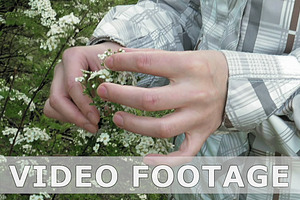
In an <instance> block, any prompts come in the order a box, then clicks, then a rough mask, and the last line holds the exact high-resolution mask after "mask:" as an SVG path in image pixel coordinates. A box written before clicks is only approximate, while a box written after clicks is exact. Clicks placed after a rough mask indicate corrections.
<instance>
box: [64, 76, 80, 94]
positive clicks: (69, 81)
mask: <svg viewBox="0 0 300 200" xmlns="http://www.w3.org/2000/svg"><path fill="white" fill-rule="evenodd" d="M76 84H77V82H76V81H75V79H74V78H73V77H68V78H67V79H66V89H67V91H68V93H70V91H71V90H72V89H73V88H74V87H75V86H76Z"/></svg>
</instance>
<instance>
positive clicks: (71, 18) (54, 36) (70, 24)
mask: <svg viewBox="0 0 300 200" xmlns="http://www.w3.org/2000/svg"><path fill="white" fill-rule="evenodd" d="M79 22H80V19H79V18H78V17H76V16H75V15H74V14H73V13H71V14H69V15H65V16H63V17H61V18H59V20H58V21H55V22H53V23H52V24H51V25H50V30H49V31H48V33H47V36H48V39H47V40H46V41H44V42H42V43H41V46H40V48H42V49H45V50H47V49H48V50H49V51H52V50H54V49H56V48H57V46H58V45H59V43H60V38H66V37H67V35H68V32H69V31H74V30H75V29H76V27H75V25H76V24H78V23H79ZM74 43H75V40H74V39H72V40H70V41H69V45H71V46H73V45H74Z"/></svg>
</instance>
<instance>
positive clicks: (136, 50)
mask: <svg viewBox="0 0 300 200" xmlns="http://www.w3.org/2000/svg"><path fill="white" fill-rule="evenodd" d="M122 49H123V50H124V51H125V52H146V51H163V50H161V49H150V48H141V49H140V48H122Z"/></svg>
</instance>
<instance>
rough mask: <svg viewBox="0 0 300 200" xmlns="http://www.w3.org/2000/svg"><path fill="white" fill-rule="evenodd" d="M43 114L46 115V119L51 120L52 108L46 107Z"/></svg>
mask: <svg viewBox="0 0 300 200" xmlns="http://www.w3.org/2000/svg"><path fill="white" fill-rule="evenodd" d="M43 113H44V115H45V116H46V117H49V118H51V116H52V115H51V108H50V106H49V105H47V104H46V105H45V106H44V109H43Z"/></svg>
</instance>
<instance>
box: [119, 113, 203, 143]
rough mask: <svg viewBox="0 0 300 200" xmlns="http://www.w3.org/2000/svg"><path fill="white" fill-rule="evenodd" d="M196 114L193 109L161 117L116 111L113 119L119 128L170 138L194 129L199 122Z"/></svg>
mask: <svg viewBox="0 0 300 200" xmlns="http://www.w3.org/2000/svg"><path fill="white" fill-rule="evenodd" d="M198 115H199V114H198V113H196V112H193V111H187V110H176V111H175V112H174V113H170V114H168V115H166V116H164V117H162V118H154V117H144V116H136V115H133V114H129V113H126V112H117V113H116V114H115V116H114V117H113V121H114V123H115V124H116V125H117V126H119V127H120V128H122V129H125V130H128V131H131V132H134V133H138V134H141V135H145V136H151V137H156V138H170V137H174V136H176V135H179V134H181V133H183V132H185V131H187V130H191V129H194V128H195V127H196V126H197V125H198V123H199V121H198V120H197V119H198V117H197V116H198Z"/></svg>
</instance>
